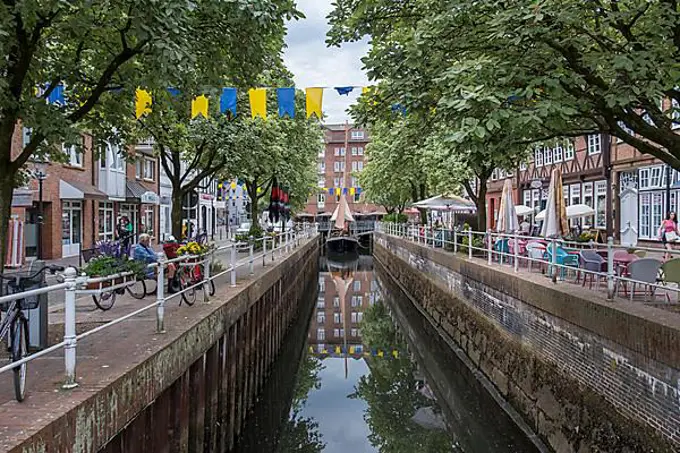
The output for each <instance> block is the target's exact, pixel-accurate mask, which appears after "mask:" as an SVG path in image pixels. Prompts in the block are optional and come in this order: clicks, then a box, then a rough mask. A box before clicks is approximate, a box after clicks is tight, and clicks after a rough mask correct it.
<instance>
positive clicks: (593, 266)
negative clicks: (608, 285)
mask: <svg viewBox="0 0 680 453" xmlns="http://www.w3.org/2000/svg"><path fill="white" fill-rule="evenodd" d="M578 257H579V268H581V269H583V270H585V271H589V272H583V286H585V285H586V280H588V277H590V288H591V289H592V287H593V279H594V277H595V274H593V272H597V286H598V287H599V286H600V282H601V279H602V277H603V275H601V273H602V272H607V262H606V261H605V259H604V258H602V257H601V256H600V255H598V254H597V252H595V251H594V250H581V251H580V252H579V254H578Z"/></svg>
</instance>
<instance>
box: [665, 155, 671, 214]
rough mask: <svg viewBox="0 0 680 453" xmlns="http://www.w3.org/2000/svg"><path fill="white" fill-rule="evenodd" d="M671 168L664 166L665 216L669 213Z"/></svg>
mask: <svg viewBox="0 0 680 453" xmlns="http://www.w3.org/2000/svg"><path fill="white" fill-rule="evenodd" d="M671 174H672V173H671V166H670V165H666V215H668V213H669V212H671V209H672V208H671Z"/></svg>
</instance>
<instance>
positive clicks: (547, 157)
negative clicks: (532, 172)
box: [543, 146, 553, 165]
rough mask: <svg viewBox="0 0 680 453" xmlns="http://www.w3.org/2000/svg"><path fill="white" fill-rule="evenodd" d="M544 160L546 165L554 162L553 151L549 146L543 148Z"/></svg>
mask: <svg viewBox="0 0 680 453" xmlns="http://www.w3.org/2000/svg"><path fill="white" fill-rule="evenodd" d="M543 156H544V157H543V162H544V163H545V165H552V163H553V151H552V149H550V148H549V147H547V146H546V147H545V148H543Z"/></svg>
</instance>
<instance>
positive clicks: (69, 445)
mask: <svg viewBox="0 0 680 453" xmlns="http://www.w3.org/2000/svg"><path fill="white" fill-rule="evenodd" d="M318 256H319V241H317V240H311V241H308V242H306V243H303V244H302V245H301V246H300V247H299V248H297V249H296V250H295V251H294V252H293V253H292V254H291V255H290V256H288V257H286V258H284V259H283V260H282V261H281V262H279V263H277V264H276V265H275V266H271V267H267V268H266V269H264V270H263V272H262V274H261V275H259V276H258V277H256V278H254V279H253V280H250V281H248V282H245V283H240V284H239V288H237V290H238V291H231V292H230V293H229V294H230V295H231V296H230V297H224V298H223V299H218V298H215V299H213V300H212V301H211V305H210V307H212V308H211V309H210V311H207V312H206V315H205V316H204V317H203V318H201V319H200V320H197V321H194V320H191V321H190V320H188V319H187V320H186V321H185V323H186V325H187V327H186V330H184V331H182V333H181V334H179V335H177V337H176V338H175V339H173V340H172V341H169V342H168V343H167V345H165V346H164V347H162V348H160V349H158V350H157V351H156V352H154V353H152V354H151V355H149V357H148V358H146V359H144V360H143V361H142V362H140V363H137V364H135V365H133V366H130V367H129V369H127V370H125V371H124V372H122V373H121V374H120V375H119V377H117V378H116V379H114V380H112V381H109V382H101V383H100V384H99V386H98V388H97V389H96V391H94V392H92V396H90V397H88V398H87V399H85V400H84V401H82V402H81V403H79V404H78V405H77V406H76V407H74V408H73V409H71V410H69V411H68V412H66V413H64V415H62V416H59V417H58V418H56V419H54V420H53V421H52V422H50V423H49V425H47V426H45V427H44V428H43V429H41V430H40V431H39V432H37V433H35V434H34V435H32V436H31V437H30V438H29V439H27V440H25V441H24V442H22V444H21V445H18V446H16V448H13V449H11V450H10V451H11V452H12V453H14V452H16V453H19V452H21V453H28V452H30V453H48V452H62V451H74V452H97V451H103V452H120V451H125V452H156V451H166V452H217V451H221V452H225V451H228V450H230V449H231V448H233V446H234V444H235V442H236V440H237V439H238V436H239V435H240V433H241V431H242V428H243V425H244V420H245V418H246V414H247V413H248V411H249V409H250V408H251V407H252V406H253V404H254V403H255V400H256V397H257V395H258V394H259V392H260V390H261V389H262V388H263V386H264V384H265V382H266V379H267V377H268V375H269V373H270V369H271V367H272V364H273V363H274V362H275V360H276V358H277V356H278V355H279V351H280V348H281V346H282V342H283V340H284V338H285V336H286V333H287V331H288V330H289V326H290V325H291V324H292V323H294V322H295V320H296V318H297V317H298V316H299V313H300V310H301V307H303V306H304V303H303V301H305V300H307V299H308V298H309V297H312V296H313V295H314V294H315V292H316V285H317V282H318V278H317V275H318ZM312 303H313V302H312ZM194 308H195V307H194ZM302 312H303V316H304V310H303V311H302ZM172 319H174V318H169V319H168V322H170V321H172ZM139 347H140V348H142V349H144V348H145V347H149V348H152V347H153V346H152V345H146V346H145V345H143V344H141V345H139ZM135 354H136V352H135V351H130V355H131V356H134V355H135ZM88 391H89V389H88ZM34 398H35V397H34ZM45 410H46V411H49V410H51V408H46V409H45Z"/></svg>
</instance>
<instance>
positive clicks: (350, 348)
mask: <svg viewBox="0 0 680 453" xmlns="http://www.w3.org/2000/svg"><path fill="white" fill-rule="evenodd" d="M349 353H350V354H352V355H354V346H350V347H349Z"/></svg>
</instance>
